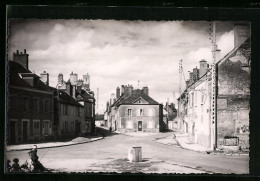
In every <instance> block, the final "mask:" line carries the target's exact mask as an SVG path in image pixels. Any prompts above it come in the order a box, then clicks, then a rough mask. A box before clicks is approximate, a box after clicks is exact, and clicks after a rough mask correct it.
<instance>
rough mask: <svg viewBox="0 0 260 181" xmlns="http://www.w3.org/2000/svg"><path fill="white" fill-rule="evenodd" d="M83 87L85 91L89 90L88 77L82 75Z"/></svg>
mask: <svg viewBox="0 0 260 181" xmlns="http://www.w3.org/2000/svg"><path fill="white" fill-rule="evenodd" d="M83 87H84V89H86V90H88V91H89V90H90V76H89V75H88V73H87V75H83Z"/></svg>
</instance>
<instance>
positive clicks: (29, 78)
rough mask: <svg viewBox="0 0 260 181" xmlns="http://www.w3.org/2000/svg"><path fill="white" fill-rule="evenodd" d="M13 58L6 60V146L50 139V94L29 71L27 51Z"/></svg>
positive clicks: (15, 54)
mask: <svg viewBox="0 0 260 181" xmlns="http://www.w3.org/2000/svg"><path fill="white" fill-rule="evenodd" d="M17 52H18V51H17ZM13 55H14V57H13V59H14V61H8V73H9V75H8V93H7V108H8V109H7V127H6V128H7V129H6V131H7V134H6V136H7V144H20V143H29V142H38V141H44V140H50V139H52V138H53V131H52V128H53V119H54V118H53V116H54V115H53V112H54V110H53V104H54V103H53V91H52V90H51V89H50V88H49V86H47V85H45V84H44V83H43V82H42V81H41V80H40V77H39V76H37V75H36V74H34V73H32V72H31V71H30V70H29V69H28V67H29V66H28V63H29V62H28V57H29V55H28V54H27V53H26V50H24V53H22V52H21V53H19V52H18V53H14V54H13Z"/></svg>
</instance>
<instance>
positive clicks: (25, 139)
mask: <svg viewBox="0 0 260 181" xmlns="http://www.w3.org/2000/svg"><path fill="white" fill-rule="evenodd" d="M22 123H23V142H27V141H28V131H27V128H28V122H27V121H23V122H22Z"/></svg>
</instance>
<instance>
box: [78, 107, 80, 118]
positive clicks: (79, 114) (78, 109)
mask: <svg viewBox="0 0 260 181" xmlns="http://www.w3.org/2000/svg"><path fill="white" fill-rule="evenodd" d="M78 116H80V107H78Z"/></svg>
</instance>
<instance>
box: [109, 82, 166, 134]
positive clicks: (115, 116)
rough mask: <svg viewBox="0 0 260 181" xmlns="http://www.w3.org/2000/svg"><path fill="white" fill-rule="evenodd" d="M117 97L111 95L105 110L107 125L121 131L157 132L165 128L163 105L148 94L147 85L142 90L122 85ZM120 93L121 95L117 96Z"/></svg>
mask: <svg viewBox="0 0 260 181" xmlns="http://www.w3.org/2000/svg"><path fill="white" fill-rule="evenodd" d="M121 88H122V89H121V94H120V92H119V91H120V89H119V88H117V90H116V91H117V94H116V95H117V97H115V95H114V94H112V95H111V99H110V102H109V104H110V106H109V108H108V111H107V115H108V116H107V119H108V123H109V127H111V128H112V130H119V131H121V132H128V131H129V132H137V131H140V132H159V131H164V130H165V128H166V125H165V123H164V122H163V105H161V104H159V103H158V102H156V101H155V100H153V99H152V98H151V97H150V96H149V95H148V87H144V88H143V89H142V90H140V89H135V90H133V87H132V86H130V85H128V86H122V87H121ZM119 95H121V96H119Z"/></svg>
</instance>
